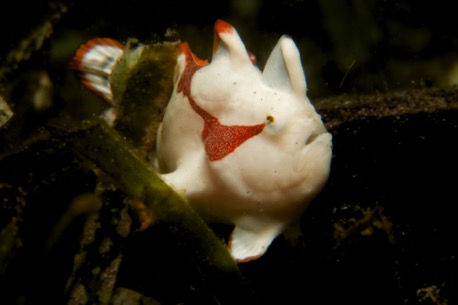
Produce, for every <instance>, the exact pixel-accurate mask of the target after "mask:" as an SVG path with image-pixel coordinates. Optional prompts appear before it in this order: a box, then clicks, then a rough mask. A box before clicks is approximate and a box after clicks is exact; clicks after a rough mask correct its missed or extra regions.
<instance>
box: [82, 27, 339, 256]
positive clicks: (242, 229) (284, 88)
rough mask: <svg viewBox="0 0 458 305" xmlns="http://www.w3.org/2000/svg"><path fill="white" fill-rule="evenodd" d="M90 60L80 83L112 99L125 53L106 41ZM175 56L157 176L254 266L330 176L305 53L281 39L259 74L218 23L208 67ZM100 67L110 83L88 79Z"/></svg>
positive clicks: (184, 53)
mask: <svg viewBox="0 0 458 305" xmlns="http://www.w3.org/2000/svg"><path fill="white" fill-rule="evenodd" d="M104 45H105V46H106V47H107V49H106V50H104V49H99V50H97V49H96V47H101V46H104ZM91 50H92V51H95V53H98V56H100V57H101V58H99V60H94V57H97V56H94V54H93V53H91ZM101 50H103V52H102V51H101ZM83 51H84V52H83ZM83 51H82V52H80V54H79V56H78V53H77V58H75V60H76V62H77V63H78V64H79V66H80V67H81V68H80V69H79V71H80V72H81V74H83V75H82V78H83V81H84V82H85V83H86V85H87V86H88V87H90V88H91V89H93V90H94V88H95V91H98V92H99V93H100V94H101V95H103V96H104V97H105V98H110V96H111V95H110V90H109V89H110V85H109V82H106V81H105V80H106V79H107V78H108V79H109V75H110V70H109V68H110V67H111V66H110V65H112V63H113V62H115V61H116V59H117V58H119V56H122V51H123V48H122V46H120V45H119V43H115V42H112V41H111V40H103V41H99V44H97V46H91V47H90V48H88V47H87V45H86V48H85V49H84V50H83ZM104 56H105V57H111V59H105V58H103V57H104ZM177 56H178V58H177V72H176V77H175V84H174V90H173V93H172V95H171V98H170V101H169V103H168V105H167V108H166V110H165V114H164V117H163V121H162V123H161V125H160V127H159V130H158V134H157V159H158V165H159V169H158V170H159V172H160V174H161V176H162V178H163V179H164V180H165V181H166V182H167V183H168V184H169V185H171V186H172V187H173V188H175V189H176V190H177V191H179V192H180V193H181V194H184V196H185V197H186V199H187V201H188V202H189V204H190V205H191V206H192V207H193V208H194V209H195V210H196V211H197V212H198V213H199V215H201V216H202V217H203V218H204V219H205V220H207V221H208V222H217V223H227V224H232V225H234V226H235V228H234V230H233V232H232V234H231V236H230V240H229V243H228V248H229V251H230V253H231V255H232V257H233V258H234V259H235V260H236V261H238V262H245V261H249V260H252V259H256V258H258V257H260V256H262V255H263V254H264V253H265V252H266V250H267V248H268V247H269V245H270V244H271V243H272V241H273V240H274V239H275V238H276V237H277V236H278V235H280V234H281V233H283V232H284V231H285V230H286V229H287V228H288V227H289V226H291V225H292V224H294V223H297V222H298V221H299V220H300V217H301V214H302V212H303V211H304V209H305V208H306V207H307V206H308V205H309V203H310V202H311V200H312V199H313V198H314V197H315V196H316V195H317V194H318V193H319V192H320V190H321V189H322V188H323V186H324V184H325V183H326V181H327V178H328V176H329V169H330V162H331V155H332V137H331V134H330V133H328V132H327V130H326V128H325V126H324V124H323V122H322V120H321V117H320V116H319V115H318V114H317V112H316V111H315V109H314V107H313V105H312V104H311V103H310V101H309V99H308V98H307V96H306V91H307V85H306V80H305V76H304V71H303V69H302V64H301V60H300V55H299V51H298V49H297V47H296V45H295V44H294V42H293V40H292V39H291V38H290V37H288V36H282V37H281V38H280V40H279V41H278V43H277V45H276V46H275V47H274V49H273V51H272V53H271V54H270V57H269V58H268V60H267V62H266V64H265V67H264V70H263V71H261V70H260V69H259V68H258V67H257V66H256V63H255V58H254V56H253V55H252V54H251V53H249V52H247V50H246V48H245V46H244V44H243V42H242V40H241V39H240V37H239V35H238V33H237V31H236V30H235V29H234V28H233V27H232V26H231V25H230V24H228V23H226V22H224V21H221V20H218V21H217V22H216V23H215V41H214V44H213V56H212V59H211V61H210V62H208V61H206V60H205V61H204V60H200V59H198V58H197V56H195V55H194V54H193V53H192V52H191V50H190V49H189V46H188V44H187V43H182V44H181V45H180V50H179V53H178V54H177ZM84 57H87V58H88V59H90V64H86V61H85V58H84ZM95 62H99V63H101V64H100V65H99V66H100V69H98V70H99V71H98V72H97V73H95V74H96V75H99V76H100V75H101V74H102V76H103V77H104V79H105V80H103V81H101V79H100V78H99V77H95V76H93V75H91V74H94V71H96V70H97V68H94V67H93V66H94V63H95ZM88 63H89V61H88ZM107 67H108V69H107ZM100 70H101V71H103V73H101V72H100ZM104 73H105V74H104ZM91 79H94V80H95V81H96V83H91ZM87 83H89V84H87Z"/></svg>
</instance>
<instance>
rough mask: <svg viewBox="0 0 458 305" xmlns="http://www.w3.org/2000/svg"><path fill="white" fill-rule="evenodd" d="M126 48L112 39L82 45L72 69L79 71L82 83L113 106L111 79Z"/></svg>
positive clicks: (72, 63)
mask: <svg viewBox="0 0 458 305" xmlns="http://www.w3.org/2000/svg"><path fill="white" fill-rule="evenodd" d="M123 53H124V46H123V45H122V44H121V43H119V42H118V41H116V40H113V39H110V38H95V39H92V40H89V41H88V42H86V43H85V44H83V45H81V46H80V47H79V49H78V50H77V51H76V54H75V57H74V58H73V60H72V61H71V63H70V67H71V68H72V69H73V70H75V71H77V73H78V76H79V77H80V79H81V82H82V83H83V84H84V85H85V86H86V87H88V88H89V89H91V90H92V91H94V92H95V93H97V94H98V95H100V96H102V97H103V98H104V99H105V100H106V101H107V102H108V103H110V104H113V93H112V90H111V85H110V77H111V73H112V71H113V68H114V66H115V64H116V63H117V62H118V60H119V59H120V58H121V57H122V55H123Z"/></svg>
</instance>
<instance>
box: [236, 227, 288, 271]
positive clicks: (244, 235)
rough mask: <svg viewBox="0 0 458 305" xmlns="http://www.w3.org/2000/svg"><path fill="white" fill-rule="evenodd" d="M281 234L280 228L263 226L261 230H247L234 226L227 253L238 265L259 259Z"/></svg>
mask: <svg viewBox="0 0 458 305" xmlns="http://www.w3.org/2000/svg"><path fill="white" fill-rule="evenodd" d="M281 232H282V227H281V226H275V225H272V224H265V228H264V229H263V230H256V231H252V230H247V229H244V228H241V227H239V226H236V227H235V229H234V231H232V235H231V237H230V241H229V251H230V253H231V255H232V257H233V258H234V259H235V260H236V261H237V262H239V263H243V262H248V261H251V260H255V259H257V258H259V257H261V256H262V255H263V254H264V253H265V252H266V251H267V248H268V247H269V245H270V244H271V243H272V241H273V240H274V239H275V237H277V236H278V235H279V234H280V233H281Z"/></svg>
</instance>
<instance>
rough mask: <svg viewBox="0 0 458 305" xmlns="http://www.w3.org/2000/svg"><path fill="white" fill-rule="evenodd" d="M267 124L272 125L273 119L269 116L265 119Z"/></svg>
mask: <svg viewBox="0 0 458 305" xmlns="http://www.w3.org/2000/svg"><path fill="white" fill-rule="evenodd" d="M266 121H267V124H272V123H273V122H274V117H273V116H271V115H268V116H267V118H266Z"/></svg>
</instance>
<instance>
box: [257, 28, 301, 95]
mask: <svg viewBox="0 0 458 305" xmlns="http://www.w3.org/2000/svg"><path fill="white" fill-rule="evenodd" d="M262 80H263V82H264V83H265V84H266V85H268V86H270V87H273V88H275V89H278V90H281V91H285V92H294V93H296V94H298V95H299V96H305V94H306V90H307V83H306V80H305V76H304V70H303V69H302V63H301V58H300V54H299V50H298V49H297V47H296V44H295V43H294V41H293V40H292V39H291V38H290V37H288V36H282V37H281V38H280V40H279V41H278V43H277V45H276V46H275V48H274V49H273V51H272V53H271V54H270V56H269V59H267V62H266V66H265V67H264V71H263V73H262Z"/></svg>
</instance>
